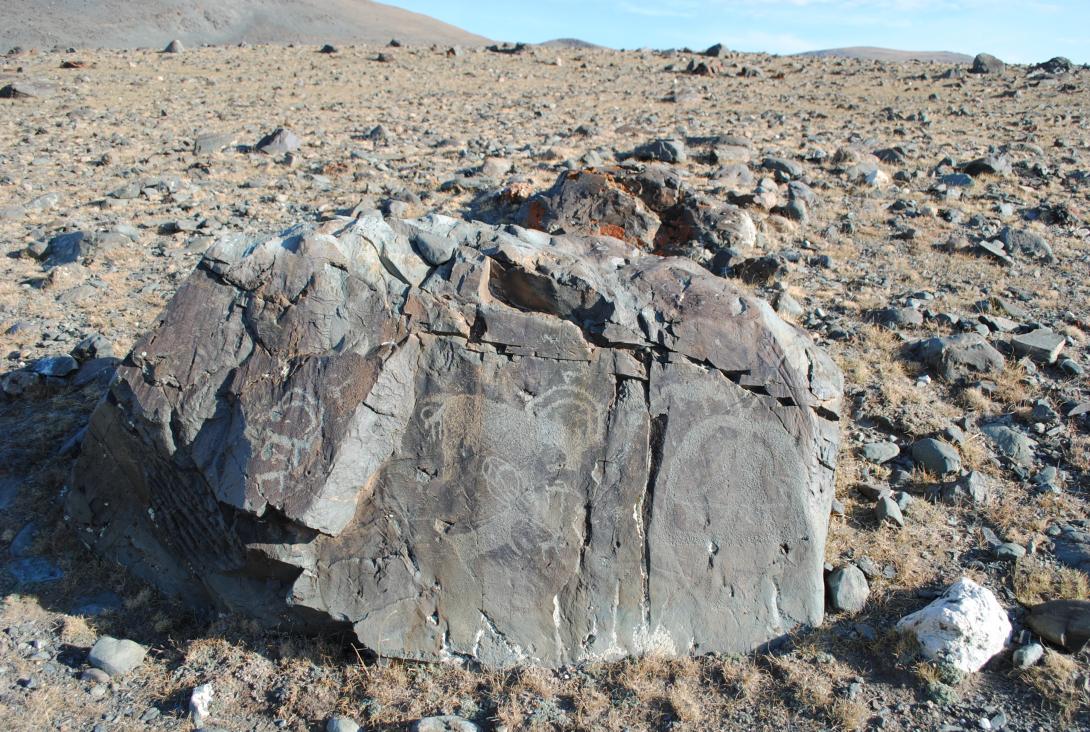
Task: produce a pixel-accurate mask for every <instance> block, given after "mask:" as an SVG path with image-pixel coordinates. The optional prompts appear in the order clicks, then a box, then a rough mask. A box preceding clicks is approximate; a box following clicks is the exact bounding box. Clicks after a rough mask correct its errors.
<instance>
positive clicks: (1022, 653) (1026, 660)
mask: <svg viewBox="0 0 1090 732" xmlns="http://www.w3.org/2000/svg"><path fill="white" fill-rule="evenodd" d="M1044 655H1045V647H1044V646H1042V645H1041V644H1040V643H1029V644H1027V645H1024V646H1020V647H1018V648H1016V649H1015V650H1014V653H1013V654H1011V662H1012V663H1013V664H1014V667H1015V668H1016V669H1026V668H1029V667H1030V666H1033V665H1035V664H1036V663H1037V662H1038V661H1040V660H1041V659H1042V658H1044Z"/></svg>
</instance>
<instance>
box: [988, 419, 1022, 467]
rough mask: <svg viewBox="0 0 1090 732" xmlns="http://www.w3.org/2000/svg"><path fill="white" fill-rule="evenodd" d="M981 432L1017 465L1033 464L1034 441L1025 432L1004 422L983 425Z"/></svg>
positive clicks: (1004, 455) (997, 449)
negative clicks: (1003, 423)
mask: <svg viewBox="0 0 1090 732" xmlns="http://www.w3.org/2000/svg"><path fill="white" fill-rule="evenodd" d="M980 431H981V432H983V433H984V434H985V435H987V436H988V439H990V440H991V441H992V444H993V445H994V446H995V449H996V451H998V452H999V454H1000V455H1002V456H1003V457H1005V458H1007V459H1008V460H1010V461H1011V462H1012V463H1014V464H1015V465H1020V466H1022V467H1023V468H1028V467H1030V466H1031V465H1033V447H1034V442H1033V440H1031V439H1030V438H1029V437H1028V436H1026V435H1025V434H1024V433H1022V432H1019V431H1018V430H1015V429H1012V428H1010V427H1007V426H1006V425H1002V424H990V425H985V426H984V427H981V430H980Z"/></svg>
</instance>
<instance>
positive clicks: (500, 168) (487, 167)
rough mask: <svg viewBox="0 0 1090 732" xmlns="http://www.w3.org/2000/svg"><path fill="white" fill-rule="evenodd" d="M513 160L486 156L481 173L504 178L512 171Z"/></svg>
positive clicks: (485, 175) (486, 175)
mask: <svg viewBox="0 0 1090 732" xmlns="http://www.w3.org/2000/svg"><path fill="white" fill-rule="evenodd" d="M511 167H512V166H511V161H510V160H507V159H505V158H485V159H484V163H482V164H481V170H480V173H481V175H483V176H484V177H485V178H502V177H503V176H505V175H507V174H508V173H510V172H511Z"/></svg>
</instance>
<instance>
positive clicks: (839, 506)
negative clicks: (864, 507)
mask: <svg viewBox="0 0 1090 732" xmlns="http://www.w3.org/2000/svg"><path fill="white" fill-rule="evenodd" d="M829 513H831V514H832V515H833V516H843V515H844V514H845V513H846V509H845V508H844V504H843V503H841V502H840V499H839V498H833V503H832V505H831V507H830V509H829Z"/></svg>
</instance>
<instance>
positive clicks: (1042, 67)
mask: <svg viewBox="0 0 1090 732" xmlns="http://www.w3.org/2000/svg"><path fill="white" fill-rule="evenodd" d="M1074 68H1075V65H1074V64H1073V63H1071V59H1069V58H1064V57H1063V56H1056V57H1054V58H1050V59H1049V60H1048V61H1045V62H1044V63H1039V64H1036V65H1034V67H1033V70H1034V71H1044V72H1045V73H1046V74H1066V73H1069V72H1070V71H1071V70H1072V69H1074Z"/></svg>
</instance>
